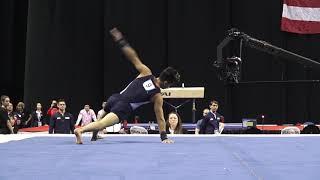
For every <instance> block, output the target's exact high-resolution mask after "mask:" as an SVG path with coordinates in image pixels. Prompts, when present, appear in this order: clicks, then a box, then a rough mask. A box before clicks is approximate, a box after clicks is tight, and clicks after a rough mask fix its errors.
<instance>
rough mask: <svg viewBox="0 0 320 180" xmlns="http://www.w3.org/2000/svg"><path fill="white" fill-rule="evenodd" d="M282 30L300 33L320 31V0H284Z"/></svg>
mask: <svg viewBox="0 0 320 180" xmlns="http://www.w3.org/2000/svg"><path fill="white" fill-rule="evenodd" d="M281 30H282V31H287V32H292V33H298V34H317V33H320V0H284V1H283V11H282V19H281Z"/></svg>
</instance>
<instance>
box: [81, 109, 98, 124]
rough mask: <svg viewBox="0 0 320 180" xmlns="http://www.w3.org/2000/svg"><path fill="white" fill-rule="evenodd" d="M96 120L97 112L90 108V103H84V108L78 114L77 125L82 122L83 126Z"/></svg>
mask: <svg viewBox="0 0 320 180" xmlns="http://www.w3.org/2000/svg"><path fill="white" fill-rule="evenodd" d="M96 120H97V116H96V113H95V112H94V111H93V110H92V109H90V106H89V105H88V104H86V105H84V109H82V110H81V111H80V113H79V115H78V119H77V122H76V126H79V124H80V122H81V126H85V125H88V124H90V123H91V122H93V121H96Z"/></svg>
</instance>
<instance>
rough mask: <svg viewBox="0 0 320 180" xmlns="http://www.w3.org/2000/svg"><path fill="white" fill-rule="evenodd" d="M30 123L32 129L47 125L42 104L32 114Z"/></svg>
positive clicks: (38, 104)
mask: <svg viewBox="0 0 320 180" xmlns="http://www.w3.org/2000/svg"><path fill="white" fill-rule="evenodd" d="M28 122H30V127H40V126H44V125H46V121H45V119H44V116H43V112H42V105H41V103H37V106H36V110H35V111H33V112H32V113H31V115H30V117H29V119H28Z"/></svg>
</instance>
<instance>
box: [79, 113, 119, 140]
mask: <svg viewBox="0 0 320 180" xmlns="http://www.w3.org/2000/svg"><path fill="white" fill-rule="evenodd" d="M117 123H119V118H118V116H117V115H116V114H115V113H112V112H110V113H108V114H107V115H106V116H104V117H103V118H102V119H101V120H100V121H95V122H92V123H90V124H88V125H86V126H83V127H80V128H77V129H75V130H74V134H75V135H76V144H82V133H84V132H92V131H97V130H101V129H103V128H105V127H109V126H112V125H114V124H117Z"/></svg>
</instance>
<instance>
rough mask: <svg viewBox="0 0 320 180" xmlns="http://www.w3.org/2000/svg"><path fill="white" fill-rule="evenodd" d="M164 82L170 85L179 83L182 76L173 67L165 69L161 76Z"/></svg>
mask: <svg viewBox="0 0 320 180" xmlns="http://www.w3.org/2000/svg"><path fill="white" fill-rule="evenodd" d="M159 78H160V80H161V81H162V82H164V81H167V82H168V83H170V84H174V83H178V82H179V81H180V74H179V72H178V71H177V70H175V69H174V68H172V67H167V68H166V69H164V70H163V71H162V72H161V73H160V76H159Z"/></svg>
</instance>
